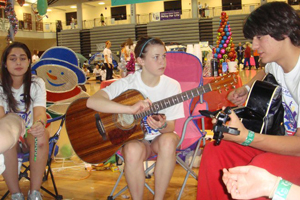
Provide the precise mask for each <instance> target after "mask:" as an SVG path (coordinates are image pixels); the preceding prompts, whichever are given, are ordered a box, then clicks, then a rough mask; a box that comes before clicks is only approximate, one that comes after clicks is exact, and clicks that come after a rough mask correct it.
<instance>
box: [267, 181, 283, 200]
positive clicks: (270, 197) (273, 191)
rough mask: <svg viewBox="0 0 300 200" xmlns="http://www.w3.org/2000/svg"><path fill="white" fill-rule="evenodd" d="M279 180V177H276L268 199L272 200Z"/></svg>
mask: <svg viewBox="0 0 300 200" xmlns="http://www.w3.org/2000/svg"><path fill="white" fill-rule="evenodd" d="M280 180H281V177H277V179H276V183H275V185H274V186H273V188H272V190H271V192H270V194H269V199H272V198H273V196H274V193H275V191H276V189H277V187H278V184H279V181H280Z"/></svg>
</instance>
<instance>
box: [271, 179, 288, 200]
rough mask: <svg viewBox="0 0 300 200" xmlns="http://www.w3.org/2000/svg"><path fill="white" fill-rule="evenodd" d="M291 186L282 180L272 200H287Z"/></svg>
mask: <svg viewBox="0 0 300 200" xmlns="http://www.w3.org/2000/svg"><path fill="white" fill-rule="evenodd" d="M291 186H292V183H291V182H289V181H286V180H283V179H282V178H280V181H279V184H278V186H277V189H276V191H275V193H274V196H273V199H272V200H285V199H286V197H287V195H288V193H289V191H290V189H291Z"/></svg>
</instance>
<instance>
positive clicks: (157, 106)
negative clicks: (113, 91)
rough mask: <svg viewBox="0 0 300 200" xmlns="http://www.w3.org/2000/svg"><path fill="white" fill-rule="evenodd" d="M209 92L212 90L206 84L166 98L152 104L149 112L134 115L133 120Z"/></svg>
mask: <svg viewBox="0 0 300 200" xmlns="http://www.w3.org/2000/svg"><path fill="white" fill-rule="evenodd" d="M211 90H212V89H211V87H210V84H207V85H204V86H201V87H198V88H194V89H191V90H188V91H185V92H182V93H180V94H177V95H174V96H171V97H168V98H166V99H163V100H160V101H157V102H154V103H153V104H152V106H151V107H150V109H149V110H147V111H145V112H142V113H139V114H136V115H134V118H135V119H141V118H144V117H146V116H148V115H151V114H153V113H157V112H158V111H160V110H163V109H165V108H168V107H171V106H173V105H176V104H179V103H182V102H184V101H187V100H189V99H191V98H194V97H196V96H200V95H202V94H204V93H206V92H210V91H211Z"/></svg>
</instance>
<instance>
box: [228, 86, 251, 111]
mask: <svg viewBox="0 0 300 200" xmlns="http://www.w3.org/2000/svg"><path fill="white" fill-rule="evenodd" d="M247 96H248V90H247V88H246V87H245V86H242V87H239V88H237V89H235V90H233V91H232V92H230V93H229V94H228V96H227V99H228V100H229V101H231V102H232V103H233V104H235V105H237V106H242V105H243V104H244V103H245V101H246V99H247Z"/></svg>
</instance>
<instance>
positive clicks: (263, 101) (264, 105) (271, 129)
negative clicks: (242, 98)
mask: <svg viewBox="0 0 300 200" xmlns="http://www.w3.org/2000/svg"><path fill="white" fill-rule="evenodd" d="M281 94H282V92H281V87H280V86H279V85H278V83H277V82H276V80H275V78H274V76H273V75H272V74H267V75H266V77H265V78H264V80H263V81H258V80H257V81H255V82H254V83H253V85H252V87H251V90H250V92H249V95H248V98H247V100H246V105H245V107H238V108H235V109H233V110H234V111H235V113H236V114H237V116H238V117H239V118H241V120H242V122H243V124H244V126H245V127H246V128H247V129H250V130H252V131H254V132H256V133H262V134H267V135H284V134H285V129H284V125H283V123H282V122H283V114H284V108H283V106H282V99H281V98H282V95H281Z"/></svg>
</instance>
